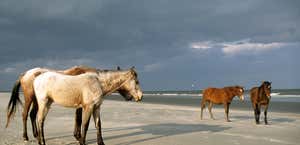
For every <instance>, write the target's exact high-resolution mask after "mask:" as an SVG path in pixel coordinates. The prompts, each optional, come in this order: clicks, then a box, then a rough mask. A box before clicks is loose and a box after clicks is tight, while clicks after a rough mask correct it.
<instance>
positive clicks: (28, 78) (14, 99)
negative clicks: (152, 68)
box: [6, 66, 133, 141]
mask: <svg viewBox="0 0 300 145" xmlns="http://www.w3.org/2000/svg"><path fill="white" fill-rule="evenodd" d="M118 69H119V67H118ZM49 71H56V72H60V73H63V74H67V75H79V74H82V73H86V72H97V71H100V70H97V69H94V68H91V67H87V66H74V67H72V68H69V69H66V70H61V71H57V70H51V69H46V68H33V69H30V70H28V71H26V72H25V73H23V74H21V75H20V76H19V79H18V80H17V81H16V83H15V85H14V87H13V90H12V93H11V97H10V101H9V104H8V107H7V123H6V127H8V124H9V122H10V120H11V117H13V115H14V114H15V111H16V106H17V103H18V102H21V101H20V98H19V89H20V87H22V90H23V93H24V100H25V105H24V106H23V107H24V108H23V114H22V117H23V139H24V141H28V135H27V117H28V112H29V109H30V107H31V104H32V109H31V111H30V119H31V124H32V130H33V135H34V137H37V129H36V124H35V118H36V114H37V111H38V108H37V107H38V106H37V102H36V98H35V94H34V90H33V81H34V79H35V78H36V77H37V76H39V75H40V74H42V73H45V72H49ZM130 87H131V86H130V84H129V83H125V84H124V85H123V86H122V87H121V88H119V89H118V90H117V91H118V92H119V93H120V94H121V95H122V96H123V97H124V98H125V99H126V100H130V99H131V98H132V95H133V94H130V92H129V90H130V89H131V88H130ZM81 112H82V109H81V108H78V109H77V110H76V114H75V129H74V137H75V138H76V139H79V138H80V137H81V133H80V132H81Z"/></svg>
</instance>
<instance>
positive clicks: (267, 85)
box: [261, 81, 272, 99]
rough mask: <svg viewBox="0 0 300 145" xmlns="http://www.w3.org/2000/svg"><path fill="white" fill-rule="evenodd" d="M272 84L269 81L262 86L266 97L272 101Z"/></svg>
mask: <svg viewBox="0 0 300 145" xmlns="http://www.w3.org/2000/svg"><path fill="white" fill-rule="evenodd" d="M271 84H272V83H271V82H268V81H263V82H262V84H261V86H262V88H263V90H264V92H265V95H266V96H267V97H268V98H269V99H270V98H271V88H272V86H271Z"/></svg>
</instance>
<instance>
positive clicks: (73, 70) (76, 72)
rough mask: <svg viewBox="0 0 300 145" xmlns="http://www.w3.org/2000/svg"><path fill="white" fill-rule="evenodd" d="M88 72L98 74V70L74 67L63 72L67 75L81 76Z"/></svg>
mask: <svg viewBox="0 0 300 145" xmlns="http://www.w3.org/2000/svg"><path fill="white" fill-rule="evenodd" d="M87 72H97V69H95V68H91V67H87V66H74V67H72V68H69V69H66V70H64V71H63V73H64V74H67V75H80V74H83V73H87Z"/></svg>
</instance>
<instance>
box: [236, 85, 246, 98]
mask: <svg viewBox="0 0 300 145" xmlns="http://www.w3.org/2000/svg"><path fill="white" fill-rule="evenodd" d="M235 90H236V93H237V96H238V97H239V98H240V100H241V101H244V99H245V98H244V92H245V90H244V87H241V86H235Z"/></svg>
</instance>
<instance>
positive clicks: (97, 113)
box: [93, 106, 104, 145]
mask: <svg viewBox="0 0 300 145" xmlns="http://www.w3.org/2000/svg"><path fill="white" fill-rule="evenodd" d="M93 118H94V122H95V126H96V129H97V143H98V145H104V142H103V138H102V133H101V117H100V106H97V107H95V108H94V110H93Z"/></svg>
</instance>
